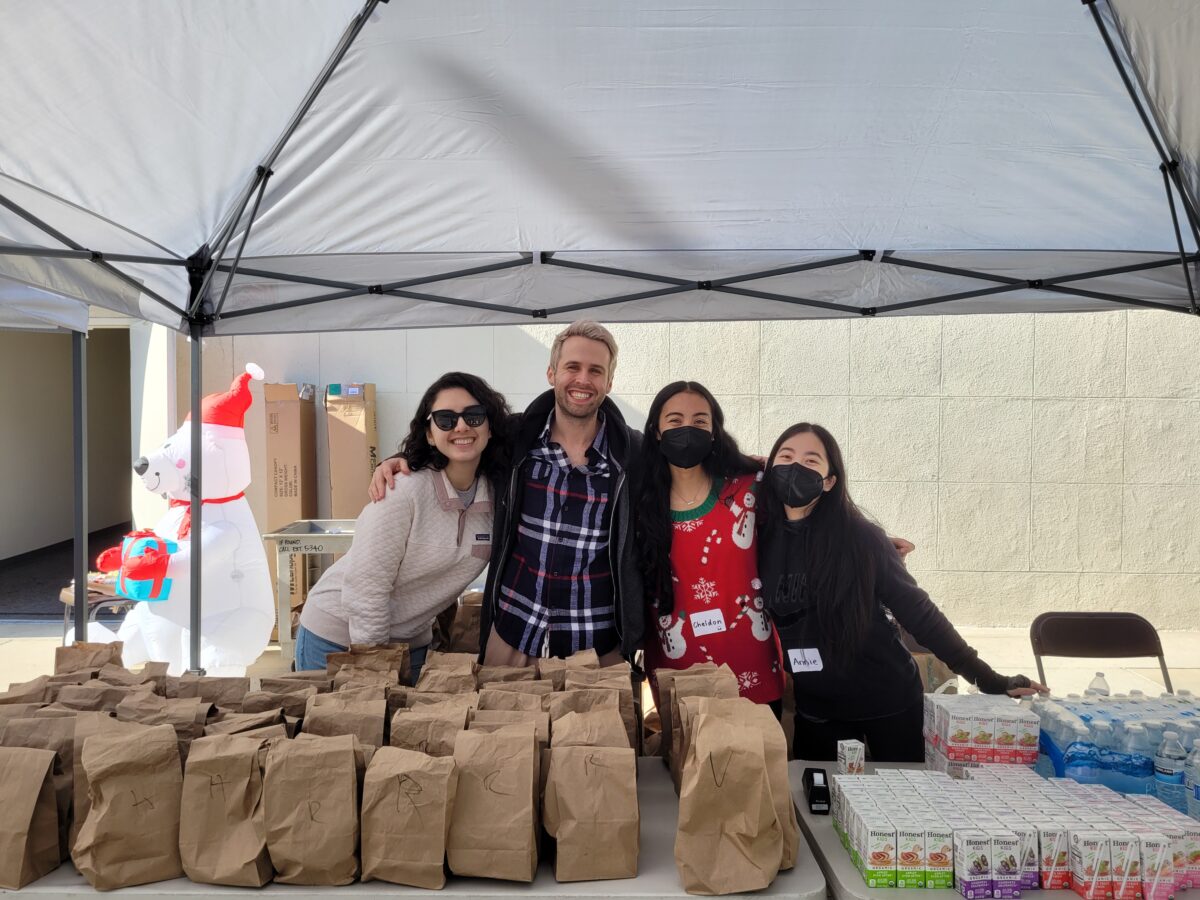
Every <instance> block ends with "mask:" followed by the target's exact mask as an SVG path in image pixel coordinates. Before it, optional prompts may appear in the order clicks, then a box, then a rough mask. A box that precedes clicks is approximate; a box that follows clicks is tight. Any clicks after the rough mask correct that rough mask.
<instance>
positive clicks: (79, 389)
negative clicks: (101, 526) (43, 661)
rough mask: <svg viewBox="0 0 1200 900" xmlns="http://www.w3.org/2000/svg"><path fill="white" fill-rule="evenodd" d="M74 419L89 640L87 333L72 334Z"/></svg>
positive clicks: (79, 559)
mask: <svg viewBox="0 0 1200 900" xmlns="http://www.w3.org/2000/svg"><path fill="white" fill-rule="evenodd" d="M71 369H72V390H71V417H72V420H73V427H74V434H75V459H74V463H75V560H74V567H73V570H72V571H73V572H74V574H75V640H77V641H86V640H87V622H88V602H87V594H88V583H87V575H88V452H87V439H88V432H87V334H86V333H85V332H82V331H73V332H71Z"/></svg>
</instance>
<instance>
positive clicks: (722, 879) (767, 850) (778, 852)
mask: <svg viewBox="0 0 1200 900" xmlns="http://www.w3.org/2000/svg"><path fill="white" fill-rule="evenodd" d="M782 859H783V834H782V832H781V830H780V828H779V820H778V819H777V818H776V816H775V807H774V805H773V803H772V797H771V786H770V783H769V780H768V778H767V771H766V760H765V758H764V756H763V746H762V737H761V735H760V734H759V733H758V731H756V730H754V729H746V728H742V727H739V726H738V725H735V724H733V723H732V722H729V721H727V720H724V719H721V718H719V717H717V716H705V715H702V716H697V717H696V719H695V721H694V723H693V730H692V737H691V744H690V746H689V748H688V755H687V758H686V759H685V760H684V763H683V782H682V788H681V791H680V795H679V821H678V830H677V832H676V835H675V865H676V868H677V869H678V870H679V879H680V881H681V882H682V883H683V887H684V890H686V891H687V892H688V893H689V894H734V893H745V892H748V891H757V890H761V889H763V888H765V887H768V886H769V885H770V884H771V882H772V881H774V880H775V876H776V875H777V874H778V873H779V865H780V862H781V861H782Z"/></svg>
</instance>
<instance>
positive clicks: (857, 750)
mask: <svg viewBox="0 0 1200 900" xmlns="http://www.w3.org/2000/svg"><path fill="white" fill-rule="evenodd" d="M837 770H838V774H839V775H863V774H865V773H866V771H867V748H866V747H865V746H864V745H863V742H862V741H838V742H837Z"/></svg>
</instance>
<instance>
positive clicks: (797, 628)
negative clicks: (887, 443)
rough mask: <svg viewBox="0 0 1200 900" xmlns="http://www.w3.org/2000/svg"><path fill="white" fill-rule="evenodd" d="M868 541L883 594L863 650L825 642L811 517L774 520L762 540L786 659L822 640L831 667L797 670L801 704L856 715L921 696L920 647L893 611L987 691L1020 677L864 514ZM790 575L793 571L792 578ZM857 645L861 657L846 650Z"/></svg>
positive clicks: (878, 592)
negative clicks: (911, 646)
mask: <svg viewBox="0 0 1200 900" xmlns="http://www.w3.org/2000/svg"><path fill="white" fill-rule="evenodd" d="M862 527H863V529H864V531H865V533H864V534H863V535H862V536H861V537H862V541H861V542H860V543H861V545H862V546H863V547H864V548H865V549H866V552H868V553H870V554H872V555H873V557H874V559H873V563H874V568H875V596H876V598H877V599H878V603H876V604H875V606H874V608H873V609H872V612H871V616H870V619H869V622H868V624H867V631H866V635H865V637H864V639H863V642H862V646H861V647H859V648H858V649H857V651H849V650H846V649H842V648H837V647H832V648H820V639H819V636H818V634H817V631H816V628H815V627H814V623H813V617H812V616H810V615H808V610H809V606H810V604H811V603H812V602H813V598H812V596H811V594H810V591H809V588H808V581H807V579H806V577H805V576H806V573H807V569H808V563H809V555H810V546H811V543H810V538H811V534H812V527H811V525H810V520H808V519H803V520H801V521H799V522H794V523H788V525H785V526H783V527H774V528H770V529H769V530H768V531H767V533H766V534H764V536H763V542H762V544H761V545H760V548H759V575H760V577H761V578H762V582H763V591H764V601H765V603H766V608H767V612H768V613H769V614H770V615H771V618H772V620H773V621H774V622H775V627H776V629H777V630H778V632H779V638H780V642H781V644H782V646H783V653H784V659H785V661H787V666H788V670H789V671H792V665H791V663H790V658H789V653H788V651H789V650H800V649H808V648H820V653H821V656H822V661H823V664H824V668H822V669H821V670H820V671H804V672H801V673H793V676H792V677H793V680H794V683H795V686H796V708H797V710H799V711H800V712H802V713H804V714H807V715H809V716H811V717H814V718H821V719H837V720H847V721H856V720H864V719H875V718H880V717H882V716H887V715H892V714H894V713H898V712H901V711H903V710H905V709H907V708H909V707H910V706H912V705H913V704H915V703H919V702H920V701H921V693H922V688H921V677H920V674H919V673H918V671H917V666H916V663H915V662H914V661H913V658H912V655H911V654H910V653H909V652H908V651H907V650H906V649H905V648H904V645H903V644H902V643H901V637H900V632H899V629H897V628H896V624H895V622H893V621H892V620H891V619H890V618H889V617H888V611H890V612H891V614H892V616H894V617H895V620H896V622H899V623H900V624H901V625H902V626H904V628H905V629H907V630H908V631H909V632H910V633H911V634H912V635H913V636H914V637H915V638H916V639H917V640H918V641H920V642H921V644H923V645H924V646H925V647H928V648H929V649H930V650H931V651H932V652H933V654H934V655H935V656H936V657H937V658H938V659H940V660H941V661H942V662H944V663H945V664H946V665H947V666H949V667H950V668H951V669H952V670H953V671H954V672H956V673H957V674H959V675H962V676H963V677H964V678H966V679H967V680H968V681H970V682H972V683H974V684H977V685H978V686H979V688H980V690H982V691H984V692H985V693H1003V692H1004V691H1006V690H1008V689H1009V687H1010V682H1011V681H1012V679H1008V678H1005V677H1004V676H1002V675H998V674H996V672H994V671H993V670H992V668H991V667H990V666H989V665H988V664H987V663H985V662H984V661H983V660H981V659H980V658H979V654H978V653H976V652H975V650H974V649H973V648H972V647H971V646H970V645H969V644H967V642H966V641H964V640H963V639H962V637H961V636H960V635H959V633H958V632H957V631H955V630H954V626H953V625H952V624H950V620H949V619H947V618H946V617H945V615H943V614H942V612H941V610H939V609H938V608H937V606H935V605H934V603H933V601H932V600H930V599H929V595H928V594H927V593H925V591H923V590H922V589H921V588H920V586H919V585H918V584H917V583H916V581H914V580H913V577H912V575H910V574H909V573H908V570H907V569H905V568H904V563H903V562H902V561H901V559H900V554H899V553H898V552H897V551H896V548H895V547H893V546H892V542H891V540H890V539H889V538H888V537H887V535H886V534H884V532H883V530H882V529H881V528H879V527H878V526H876V525H873V524H871V523H869V522H867V521H865V520H864V521H863V523H862ZM789 579H791V581H790V583H789ZM847 652H854V659H853V660H852V661H851V660H847V659H845V658H842V657H840V656H838V654H841V653H847Z"/></svg>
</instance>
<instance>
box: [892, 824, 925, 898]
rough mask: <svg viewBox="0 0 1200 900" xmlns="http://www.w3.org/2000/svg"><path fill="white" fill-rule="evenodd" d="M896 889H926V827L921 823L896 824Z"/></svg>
mask: <svg viewBox="0 0 1200 900" xmlns="http://www.w3.org/2000/svg"><path fill="white" fill-rule="evenodd" d="M896 887H898V888H924V887H925V826H924V825H923V824H922V823H920V822H917V821H913V820H904V821H900V822H897V823H896Z"/></svg>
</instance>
